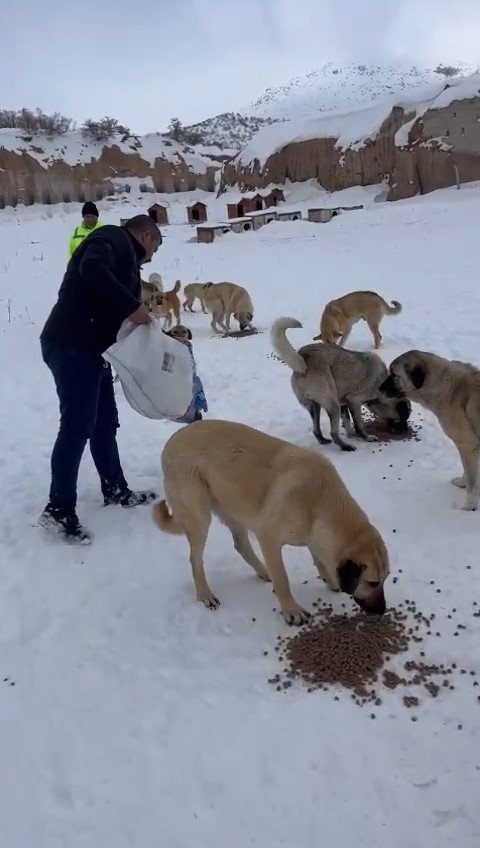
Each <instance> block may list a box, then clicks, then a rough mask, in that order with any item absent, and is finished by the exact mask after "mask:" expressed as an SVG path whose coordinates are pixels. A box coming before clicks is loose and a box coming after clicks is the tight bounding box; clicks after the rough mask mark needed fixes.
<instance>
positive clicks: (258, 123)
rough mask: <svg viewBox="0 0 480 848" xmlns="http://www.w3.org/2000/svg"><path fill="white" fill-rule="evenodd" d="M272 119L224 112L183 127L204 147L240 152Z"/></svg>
mask: <svg viewBox="0 0 480 848" xmlns="http://www.w3.org/2000/svg"><path fill="white" fill-rule="evenodd" d="M274 120H275V119H273V118H268V117H266V118H262V117H260V116H259V115H255V116H251V115H241V114H240V113H239V112H224V113H223V114H221V115H215V117H213V118H207V120H205V121H201V122H200V123H199V124H192V125H191V126H188V127H185V130H186V132H187V133H188V134H194V135H198V136H199V137H200V139H201V143H202V144H203V145H205V146H206V147H210V146H213V147H221V148H222V149H223V150H231V149H234V150H241V148H242V147H244V146H245V145H246V144H248V142H249V141H250V139H251V138H252V137H253V136H254V135H255V134H256V133H257V132H258V131H259V130H260V129H262V128H263V127H265V126H268V124H272V123H274Z"/></svg>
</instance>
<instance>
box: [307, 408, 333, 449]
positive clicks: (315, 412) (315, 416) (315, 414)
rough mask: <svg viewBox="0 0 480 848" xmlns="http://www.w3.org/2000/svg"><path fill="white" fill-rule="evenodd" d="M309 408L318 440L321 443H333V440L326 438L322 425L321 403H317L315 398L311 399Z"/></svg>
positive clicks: (314, 432)
mask: <svg viewBox="0 0 480 848" xmlns="http://www.w3.org/2000/svg"><path fill="white" fill-rule="evenodd" d="M307 409H308V411H309V413H310V417H311V419H312V424H313V435H314V436H315V438H316V440H317V442H320V444H321V445H330V444H331V443H332V440H331V439H326V438H325V436H324V435H323V433H322V429H321V427H320V412H321V409H322V408H321V406H320V404H319V403H316V401H314V400H311V401H309V405H308V406H307Z"/></svg>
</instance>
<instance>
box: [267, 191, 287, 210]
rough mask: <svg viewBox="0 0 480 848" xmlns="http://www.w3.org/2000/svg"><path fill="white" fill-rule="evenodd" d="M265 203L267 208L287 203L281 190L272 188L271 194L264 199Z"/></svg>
mask: <svg viewBox="0 0 480 848" xmlns="http://www.w3.org/2000/svg"><path fill="white" fill-rule="evenodd" d="M263 199H264V202H265V207H266V208H268V207H269V206H278V204H279V203H281V202H284V201H285V195H284V193H283V191H282V189H281V188H272V190H271V192H270V193H269V194H266V195H265V197H264V198H263Z"/></svg>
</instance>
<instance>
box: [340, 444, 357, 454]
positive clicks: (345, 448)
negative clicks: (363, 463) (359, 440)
mask: <svg viewBox="0 0 480 848" xmlns="http://www.w3.org/2000/svg"><path fill="white" fill-rule="evenodd" d="M339 448H340V449H341V450H342V451H350V452H351V451H354V450H357V449H356V447H355V445H348V444H347V443H346V442H342V444H341V445H339Z"/></svg>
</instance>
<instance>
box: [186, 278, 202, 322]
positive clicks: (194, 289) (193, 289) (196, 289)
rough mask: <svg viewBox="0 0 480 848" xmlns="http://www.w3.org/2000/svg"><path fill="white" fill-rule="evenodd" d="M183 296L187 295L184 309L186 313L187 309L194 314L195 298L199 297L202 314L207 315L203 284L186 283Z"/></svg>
mask: <svg viewBox="0 0 480 848" xmlns="http://www.w3.org/2000/svg"><path fill="white" fill-rule="evenodd" d="M183 294H184V295H185V300H184V302H183V308H184V310H185V312H186V311H187V309H188V310H189V312H194V311H195V310H194V309H193V303H194V301H195V298H196V297H198V299H199V301H200V305H201V307H202V312H203V313H204V314H205V315H206V314H207V310H206V309H205V304H204V302H203V283H186V285H184V287H183Z"/></svg>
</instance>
